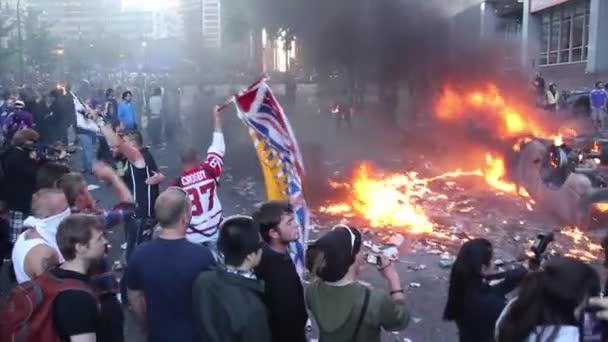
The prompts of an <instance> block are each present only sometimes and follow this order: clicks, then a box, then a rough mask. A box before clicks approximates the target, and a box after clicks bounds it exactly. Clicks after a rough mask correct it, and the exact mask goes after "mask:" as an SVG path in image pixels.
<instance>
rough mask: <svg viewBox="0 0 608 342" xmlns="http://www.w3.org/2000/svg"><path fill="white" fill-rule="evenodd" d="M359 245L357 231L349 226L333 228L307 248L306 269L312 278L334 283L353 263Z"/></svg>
mask: <svg viewBox="0 0 608 342" xmlns="http://www.w3.org/2000/svg"><path fill="white" fill-rule="evenodd" d="M353 238H354V239H353ZM361 245H362V235H361V233H360V232H359V230H357V229H356V228H354V227H349V226H341V225H338V226H335V227H334V228H333V229H332V230H331V231H329V232H327V233H326V234H325V235H323V236H322V237H321V238H319V239H318V240H317V241H315V243H313V244H312V245H311V246H309V247H308V249H307V250H306V258H305V259H306V268H307V269H308V271H309V272H310V274H311V275H312V276H313V277H317V278H321V279H322V280H324V281H328V282H336V281H338V280H340V279H342V278H343V277H344V276H345V275H346V273H347V272H348V269H349V268H350V266H351V265H352V264H354V263H355V261H356V259H357V254H359V251H360V250H361Z"/></svg>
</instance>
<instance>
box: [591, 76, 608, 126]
mask: <svg viewBox="0 0 608 342" xmlns="http://www.w3.org/2000/svg"><path fill="white" fill-rule="evenodd" d="M589 102H590V104H591V120H592V121H593V125H594V126H595V127H596V128H598V129H603V128H604V112H605V111H606V104H607V103H608V92H606V90H605V89H604V86H603V84H602V82H596V83H595V89H593V90H592V91H591V93H590V94H589Z"/></svg>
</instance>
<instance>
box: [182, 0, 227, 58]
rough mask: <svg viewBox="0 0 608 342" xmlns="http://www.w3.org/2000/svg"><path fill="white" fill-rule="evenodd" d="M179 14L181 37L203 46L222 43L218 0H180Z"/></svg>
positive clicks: (220, 11) (219, 45) (210, 46)
mask: <svg viewBox="0 0 608 342" xmlns="http://www.w3.org/2000/svg"><path fill="white" fill-rule="evenodd" d="M179 15H180V19H181V25H180V26H181V29H182V30H181V31H182V34H183V37H184V38H185V39H186V40H187V41H189V42H200V43H201V46H202V47H204V48H220V47H221V45H222V8H221V2H220V0H180V1H179Z"/></svg>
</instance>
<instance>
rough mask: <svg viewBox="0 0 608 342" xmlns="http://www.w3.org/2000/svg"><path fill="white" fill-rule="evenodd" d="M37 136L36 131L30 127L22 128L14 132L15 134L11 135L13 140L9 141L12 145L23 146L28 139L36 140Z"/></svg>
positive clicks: (38, 136)
mask: <svg viewBox="0 0 608 342" xmlns="http://www.w3.org/2000/svg"><path fill="white" fill-rule="evenodd" d="M39 138H40V135H39V134H38V132H36V131H35V130H33V129H31V128H24V129H20V130H18V131H17V132H16V133H15V135H14V136H13V140H11V143H12V144H13V145H14V146H24V145H26V143H27V142H28V141H34V142H36V141H38V139H39Z"/></svg>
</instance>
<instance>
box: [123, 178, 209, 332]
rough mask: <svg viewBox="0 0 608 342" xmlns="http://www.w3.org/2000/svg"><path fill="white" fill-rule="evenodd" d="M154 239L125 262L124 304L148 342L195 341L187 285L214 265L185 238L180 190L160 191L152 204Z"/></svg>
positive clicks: (184, 200)
mask: <svg viewBox="0 0 608 342" xmlns="http://www.w3.org/2000/svg"><path fill="white" fill-rule="evenodd" d="M154 210H155V214H156V219H157V220H158V223H159V225H160V227H161V228H162V230H161V233H160V235H159V238H158V239H156V240H152V241H150V242H147V243H145V244H142V245H140V246H138V247H137V249H136V250H135V252H133V255H132V257H131V260H130V261H129V265H128V266H127V270H126V274H125V278H126V281H127V288H128V297H129V303H130V304H131V307H132V309H133V311H134V312H135V314H136V316H137V317H138V318H139V320H140V322H141V323H142V327H143V328H144V332H145V333H146V336H147V337H148V341H149V342H167V341H175V342H177V341H179V342H198V341H201V339H200V336H198V334H197V333H196V330H195V327H194V316H193V314H192V306H193V304H192V303H193V299H192V286H193V284H194V281H195V280H196V277H197V276H198V275H199V274H200V273H201V272H203V271H208V270H211V269H212V268H213V267H215V259H214V257H213V254H211V251H210V250H209V249H208V248H207V247H204V246H202V245H196V244H194V243H192V242H189V241H188V240H186V230H187V229H188V225H189V224H190V219H191V217H192V202H191V201H190V197H189V195H188V194H187V193H186V192H185V191H184V190H182V189H180V188H176V187H171V188H169V189H167V190H166V191H164V192H163V193H162V194H161V195H160V196H159V197H158V199H157V200H156V204H155V206H154Z"/></svg>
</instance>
